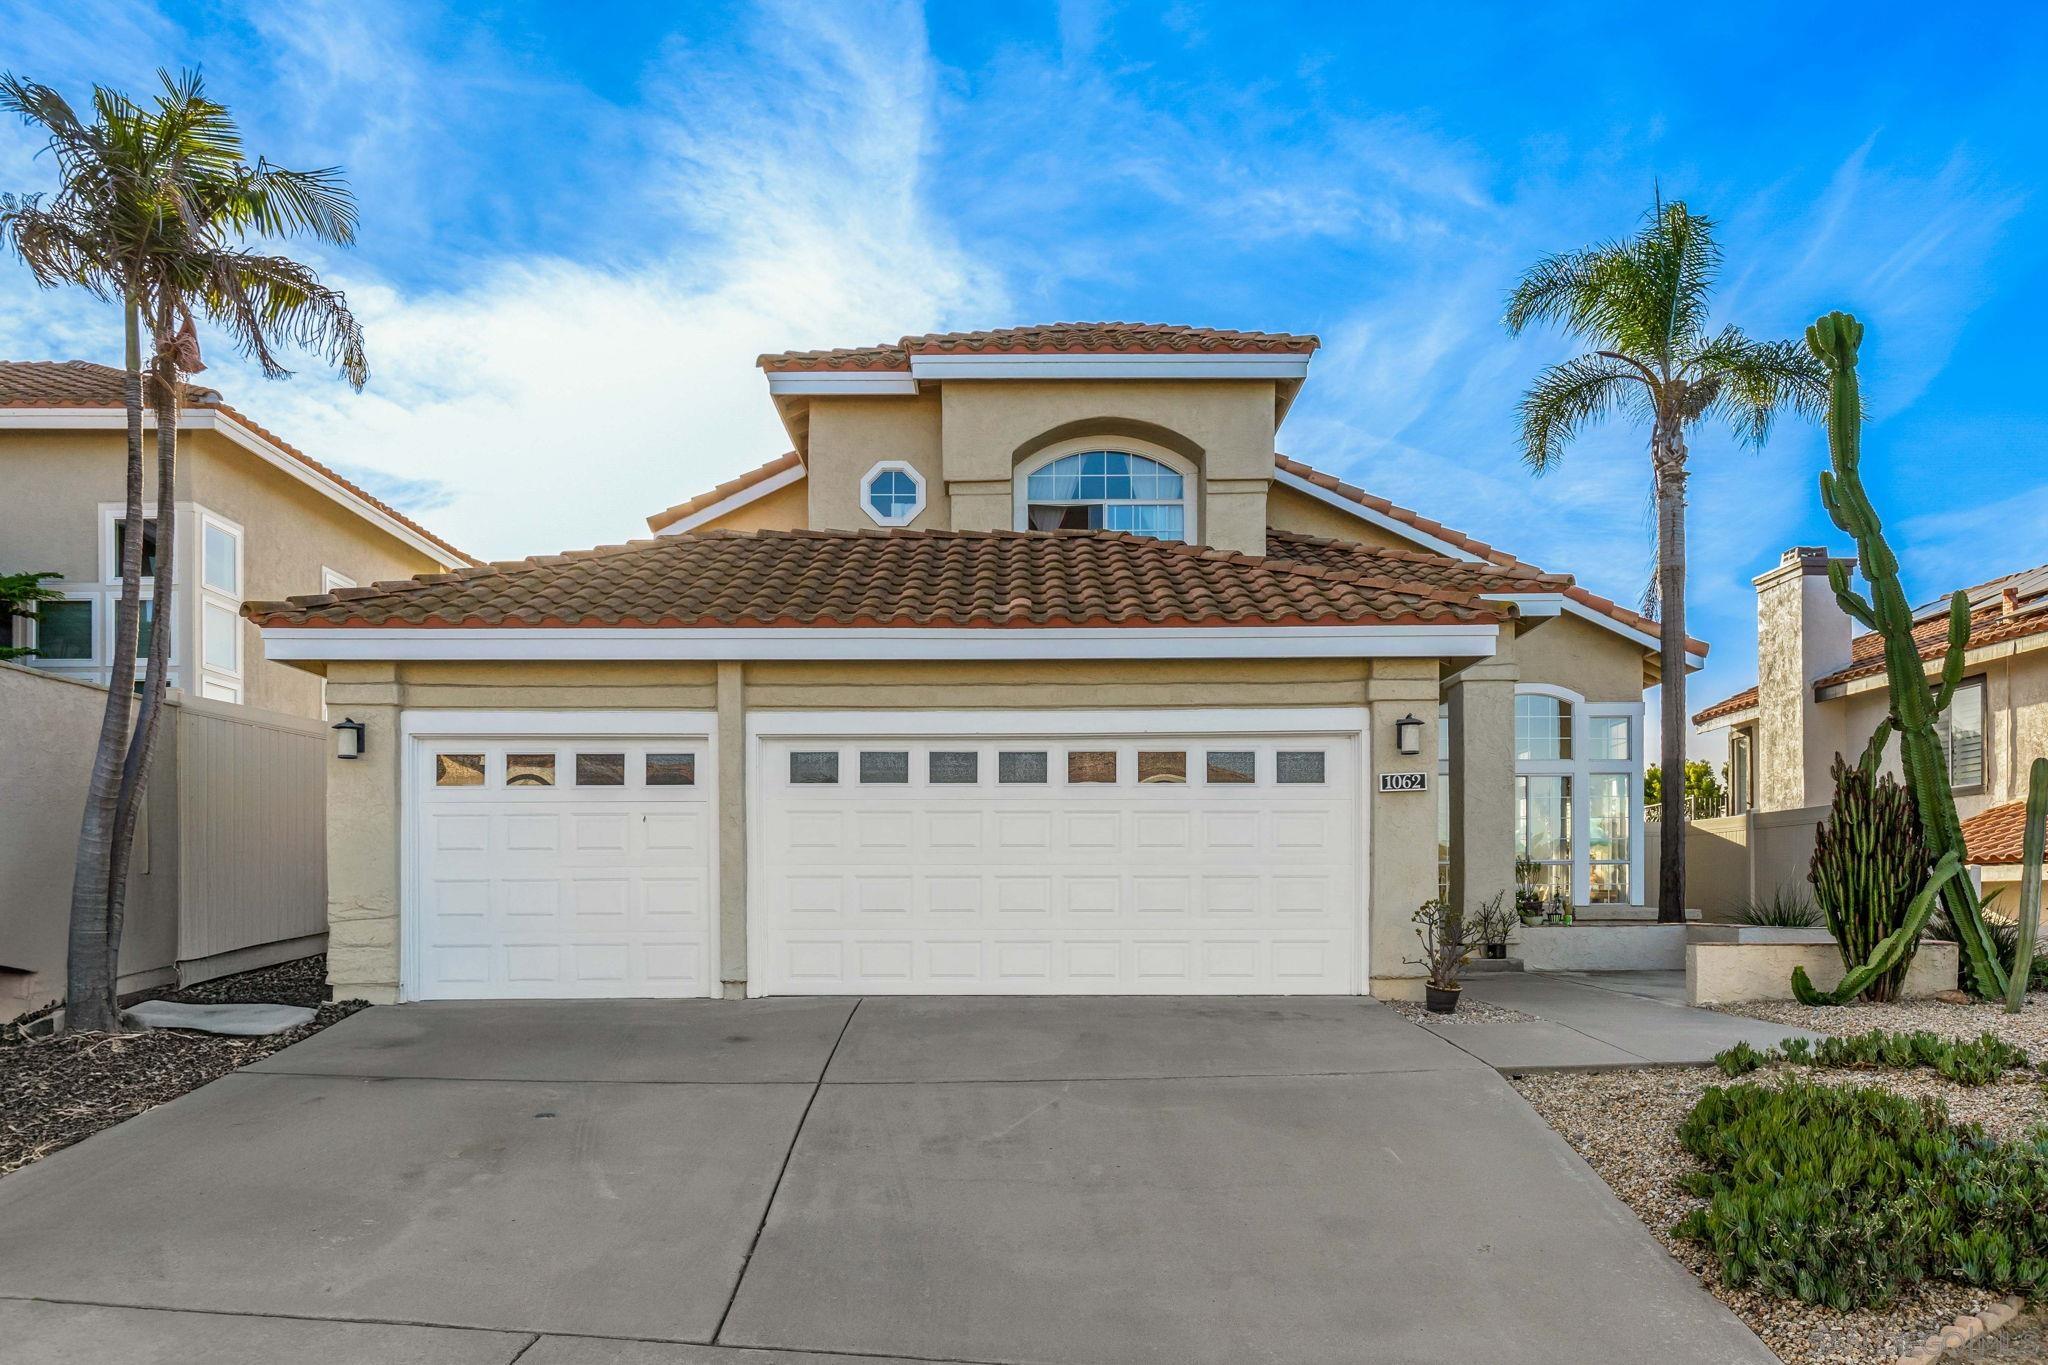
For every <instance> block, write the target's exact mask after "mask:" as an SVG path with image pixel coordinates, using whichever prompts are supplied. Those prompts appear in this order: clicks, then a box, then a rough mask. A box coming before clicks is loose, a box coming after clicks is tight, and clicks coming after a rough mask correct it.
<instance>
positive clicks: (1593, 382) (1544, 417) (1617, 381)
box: [1519, 355, 1649, 474]
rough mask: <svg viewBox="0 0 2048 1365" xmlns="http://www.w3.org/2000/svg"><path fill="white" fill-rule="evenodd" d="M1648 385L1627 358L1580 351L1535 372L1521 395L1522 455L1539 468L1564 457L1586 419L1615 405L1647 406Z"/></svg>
mask: <svg viewBox="0 0 2048 1365" xmlns="http://www.w3.org/2000/svg"><path fill="white" fill-rule="evenodd" d="M1648 394H1649V388H1648V386H1647V385H1646V384H1645V383H1644V380H1643V377H1642V376H1641V375H1640V374H1639V373H1637V371H1636V370H1635V369H1634V368H1633V367H1631V366H1630V365H1629V364H1628V363H1627V362H1626V361H1622V360H1616V359H1614V358H1613V357H1611V356H1602V355H1584V356H1576V357H1574V358H1573V359H1571V360H1565V361H1560V362H1559V363H1558V364H1555V365H1552V366H1551V367H1550V368H1548V369H1546V370H1544V371H1543V373H1541V374H1539V375H1537V376H1536V382H1535V383H1533V384H1531V385H1530V386H1529V391H1528V392H1527V393H1526V394H1523V395H1522V402H1521V405H1520V408H1519V411H1520V413H1521V418H1522V459H1523V461H1524V462H1525V463H1527V464H1528V466H1529V467H1530V468H1531V469H1533V470H1535V471H1536V472H1537V473H1539V474H1541V473H1544V472H1546V471H1548V470H1549V469H1550V468H1551V467H1552V466H1553V465H1555V464H1556V463H1557V462H1558V460H1560V459H1561V458H1563V455H1564V448H1565V447H1566V446H1567V445H1570V444H1571V441H1572V438H1573V437H1575V436H1577V435H1578V434H1579V432H1580V431H1581V430H1583V429H1584V428H1585V427H1586V426H1587V425H1588V424H1589V423H1592V422H1594V421H1597V420H1599V419H1600V418H1602V417H1604V416H1606V415H1607V414H1608V413H1610V412H1612V411H1614V410H1615V409H1616V408H1618V407H1625V406H1626V407H1638V408H1641V409H1643V410H1647V408H1648V406H1649V404H1648V401H1647V398H1648Z"/></svg>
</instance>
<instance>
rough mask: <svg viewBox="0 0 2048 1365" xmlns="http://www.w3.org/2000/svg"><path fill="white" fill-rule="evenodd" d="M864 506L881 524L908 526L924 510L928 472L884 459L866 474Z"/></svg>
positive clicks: (879, 524)
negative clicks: (925, 478)
mask: <svg viewBox="0 0 2048 1365" xmlns="http://www.w3.org/2000/svg"><path fill="white" fill-rule="evenodd" d="M860 506H861V510H862V511H863V512H866V513H867V514H868V520H870V521H872V522H874V523H875V524H876V525H877V526H908V525H910V523H911V522H912V521H914V520H915V519H916V517H917V514H918V513H919V512H922V511H923V510H924V475H922V474H920V473H918V472H917V471H916V470H915V469H913V468H912V467H911V466H909V465H907V464H905V463H903V461H901V460H884V461H882V462H881V463H880V464H878V465H876V466H875V467H874V468H873V469H870V470H869V471H868V472H867V473H866V474H865V475H863V476H862V478H861V481H860Z"/></svg>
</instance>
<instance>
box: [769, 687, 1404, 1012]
mask: <svg viewBox="0 0 2048 1365" xmlns="http://www.w3.org/2000/svg"><path fill="white" fill-rule="evenodd" d="M929 719H930V720H931V721H932V724H931V725H916V724H911V725H908V726H906V728H907V729H912V730H915V731H921V732H922V733H919V734H905V735H897V736H875V737H866V736H863V737H857V738H840V737H834V736H830V735H823V736H819V737H816V738H813V737H808V736H806V737H800V738H798V737H772V735H771V734H770V733H769V732H767V731H764V732H763V733H764V737H763V738H761V739H759V740H757V742H756V751H755V758H754V762H755V773H754V776H753V790H754V791H755V792H757V793H758V794H759V802H758V805H759V809H758V811H757V812H756V813H755V817H754V819H753V822H752V824H753V829H754V831H755V835H754V838H755V841H756V843H757V847H756V848H755V849H754V852H753V866H754V869H755V871H754V878H753V880H752V881H751V882H750V898H751V901H752V906H753V913H752V918H753V921H754V922H753V927H752V938H751V943H752V946H753V956H752V957H751V959H750V960H751V962H752V964H753V973H754V976H755V982H754V987H753V988H754V990H755V991H756V992H757V993H767V994H802V993H821V994H824V993H851V992H861V993H869V994H1125V993H1153V994H1216V995H1231V994H1242V995H1262V994H1311V993H1316V994H1341V993H1349V992H1355V991H1361V990H1363V988H1364V978H1363V975H1362V973H1361V963H1360V954H1359V931H1360V922H1361V919H1362V914H1361V911H1362V904H1363V896H1362V892H1361V889H1360V888H1361V885H1362V871H1363V867H1362V864H1363V858H1362V855H1361V849H1362V847H1363V831H1362V828H1361V818H1360V811H1359V794H1358V781H1359V777H1358V774H1359V763H1360V758H1359V753H1358V744H1359V741H1358V738H1357V736H1356V735H1355V734H1343V733H1331V734H1285V735H1274V734H1270V733H1267V734H1260V733H1256V732H1253V733H1243V732H1238V733H1221V734H1197V735H1184V736H1177V737H1176V736H1157V735H1151V736H1146V737H1144V738H1134V737H1132V736H1130V735H1128V734H1124V735H1118V734H1114V733H1111V734H1098V735H1092V736H1091V735H1079V736H1071V737H1070V736H1058V735H1044V736H1040V735H1032V734H1028V733H1027V734H1021V735H1016V736H1008V737H1006V736H1003V735H1001V734H996V735H988V734H986V733H983V734H969V735H964V736H961V737H957V738H955V737H947V738H932V737H931V734H932V731H933V729H935V728H944V727H945V724H946V722H944V721H941V720H940V719H939V718H937V717H932V718H929ZM951 723H953V724H958V723H959V722H958V721H953V722H951Z"/></svg>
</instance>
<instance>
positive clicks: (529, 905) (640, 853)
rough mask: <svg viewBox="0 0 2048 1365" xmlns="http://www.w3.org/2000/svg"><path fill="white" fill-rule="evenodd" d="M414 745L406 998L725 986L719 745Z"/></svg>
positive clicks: (640, 741)
mask: <svg viewBox="0 0 2048 1365" xmlns="http://www.w3.org/2000/svg"><path fill="white" fill-rule="evenodd" d="M413 743H414V745H415V748H414V755H415V762H414V764H413V769H414V781H413V788H412V797H413V809H414V816H413V818H414V820H415V822H416V823H415V833H414V838H413V849H414V856H413V861H414V863H415V867H414V870H413V876H412V878H411V888H412V890H411V893H410V895H409V897H408V901H407V904H406V906H405V910H404V915H403V917H402V918H403V930H402V931H403V933H404V936H405V943H404V952H405V955H406V959H407V969H406V981H407V990H406V994H407V996H408V998H411V999H426V1000H433V999H508V998H522V997H525V998H585V997H605V996H620V997H630V996H701V995H712V994H716V993H717V991H718V980H717V975H716V971H715V968H714V965H713V964H714V962H715V958H714V955H713V954H714V951H715V947H716V932H717V920H716V912H715V902H716V896H715V888H714V886H713V884H712V869H713V866H714V841H715V839H716V818H715V812H716V805H715V799H714V793H713V792H712V790H711V789H710V787H709V785H708V782H709V778H710V775H711V772H712V769H711V768H710V766H709V765H708V763H707V761H706V760H707V757H708V753H709V746H708V743H707V741H706V740H705V739H703V738H701V737H688V736H681V737H659V738H645V737H634V738H630V739H625V738H618V737H606V736H593V737H575V736H570V737H563V736H554V735H542V736H525V737H515V738H510V739H507V738H504V737H502V736H490V737H488V738H476V739H467V738H439V737H435V738H431V739H428V738H422V739H416V740H414V741H413Z"/></svg>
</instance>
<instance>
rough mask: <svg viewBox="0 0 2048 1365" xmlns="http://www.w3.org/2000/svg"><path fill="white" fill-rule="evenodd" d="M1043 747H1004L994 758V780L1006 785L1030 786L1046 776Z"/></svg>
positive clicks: (1044, 779) (1040, 781) (1043, 779)
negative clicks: (1027, 748)
mask: <svg viewBox="0 0 2048 1365" xmlns="http://www.w3.org/2000/svg"><path fill="white" fill-rule="evenodd" d="M1047 771H1048V765H1047V763H1046V753H1045V751H1044V750H1043V749H1036V750H1026V749H1005V750H1003V752H1002V753H1001V755H1000V756H999V757H998V758H997V760H996V780H997V781H998V782H1001V783H1003V784H1004V785H1006V786H1032V785H1036V784H1039V783H1043V782H1044V781H1046V778H1047Z"/></svg>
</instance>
